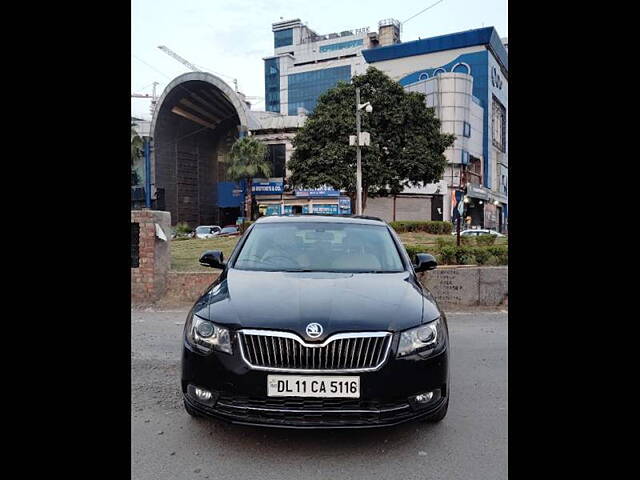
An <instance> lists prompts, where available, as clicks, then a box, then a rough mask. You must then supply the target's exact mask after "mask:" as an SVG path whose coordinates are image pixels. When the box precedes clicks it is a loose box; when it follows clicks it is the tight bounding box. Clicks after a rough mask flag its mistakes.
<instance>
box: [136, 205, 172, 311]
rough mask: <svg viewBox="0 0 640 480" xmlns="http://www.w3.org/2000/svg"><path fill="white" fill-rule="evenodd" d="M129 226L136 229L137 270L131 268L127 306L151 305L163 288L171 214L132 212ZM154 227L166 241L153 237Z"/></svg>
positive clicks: (169, 256)
mask: <svg viewBox="0 0 640 480" xmlns="http://www.w3.org/2000/svg"><path fill="white" fill-rule="evenodd" d="M131 223H137V224H138V225H139V229H140V236H139V242H138V246H139V248H138V253H139V265H138V267H137V268H135V267H133V266H132V267H131V303H134V304H136V303H137V304H140V303H153V302H155V301H157V300H159V299H160V298H161V297H162V296H163V295H164V294H165V291H166V288H167V274H168V272H169V267H170V265H171V255H170V250H169V242H170V241H171V214H170V213H169V212H161V211H156V210H132V211H131ZM156 224H158V225H159V226H160V228H161V229H162V231H163V232H164V235H165V237H166V238H167V240H166V241H164V240H161V239H160V238H158V237H157V236H156ZM132 241H133V240H132ZM132 255H133V252H132Z"/></svg>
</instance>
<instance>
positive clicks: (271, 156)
mask: <svg viewBox="0 0 640 480" xmlns="http://www.w3.org/2000/svg"><path fill="white" fill-rule="evenodd" d="M267 155H268V161H269V163H270V164H271V176H272V177H278V178H280V177H284V176H285V155H286V145H285V144H284V143H276V144H269V145H267Z"/></svg>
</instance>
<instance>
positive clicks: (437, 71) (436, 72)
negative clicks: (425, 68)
mask: <svg viewBox="0 0 640 480" xmlns="http://www.w3.org/2000/svg"><path fill="white" fill-rule="evenodd" d="M441 73H446V70H445V69H444V68H436V71H435V72H433V75H434V76H436V75H440V74H441Z"/></svg>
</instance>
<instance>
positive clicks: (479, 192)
mask: <svg viewBox="0 0 640 480" xmlns="http://www.w3.org/2000/svg"><path fill="white" fill-rule="evenodd" d="M467 195H469V196H470V197H473V198H480V199H482V200H489V192H488V191H487V190H486V189H485V188H484V187H481V186H480V185H473V184H471V185H469V186H468V187H467Z"/></svg>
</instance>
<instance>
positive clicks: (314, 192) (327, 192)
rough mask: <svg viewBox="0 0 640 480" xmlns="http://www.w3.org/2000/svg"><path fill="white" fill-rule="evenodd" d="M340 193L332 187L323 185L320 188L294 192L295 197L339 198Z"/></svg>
mask: <svg viewBox="0 0 640 480" xmlns="http://www.w3.org/2000/svg"><path fill="white" fill-rule="evenodd" d="M339 196H340V192H339V191H338V190H333V188H332V187H330V186H328V185H325V186H324V187H320V188H312V189H309V190H296V197H339Z"/></svg>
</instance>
